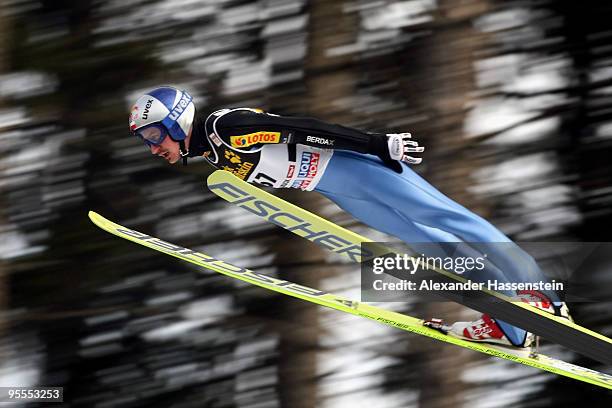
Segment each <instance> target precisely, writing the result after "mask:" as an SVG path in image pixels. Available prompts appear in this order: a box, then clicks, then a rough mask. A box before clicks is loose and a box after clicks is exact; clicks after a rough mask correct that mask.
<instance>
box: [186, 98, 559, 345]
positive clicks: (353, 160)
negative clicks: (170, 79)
mask: <svg viewBox="0 0 612 408" xmlns="http://www.w3.org/2000/svg"><path fill="white" fill-rule="evenodd" d="M194 134H196V136H197V137H195V138H193V139H194V140H192V142H191V143H190V151H191V152H192V153H191V154H192V155H200V154H202V152H203V150H205V149H208V150H210V149H211V148H212V153H211V154H210V155H209V156H208V157H207V159H208V160H209V161H210V162H211V164H213V165H214V166H215V167H218V168H221V169H224V170H227V171H230V172H232V173H234V174H235V175H237V176H238V177H240V178H242V179H243V180H246V181H248V182H253V183H258V184H262V185H266V186H271V187H276V188H291V187H293V188H300V189H302V190H314V191H317V192H319V193H321V194H323V195H324V196H325V197H327V198H328V199H330V200H332V201H333V202H334V203H336V204H337V205H338V206H339V207H340V208H342V209H343V210H345V211H346V212H348V213H349V214H351V215H352V216H353V217H355V218H356V219H358V220H360V221H361V222H363V223H364V224H366V225H368V226H370V227H372V228H374V229H377V230H379V231H382V232H384V233H387V234H389V235H392V236H395V237H397V238H399V239H401V240H402V241H403V242H405V243H406V244H408V245H409V246H410V247H411V248H413V249H415V250H417V251H418V250H419V249H420V248H419V244H420V243H425V244H431V243H446V242H466V243H479V244H478V247H479V250H484V251H485V253H486V254H487V259H488V262H486V267H485V269H484V270H483V271H482V272H480V273H481V274H482V276H468V275H467V274H466V277H468V278H470V279H472V280H475V281H479V280H480V281H484V280H486V279H491V280H497V281H498V282H536V281H541V280H546V278H545V277H544V275H543V273H542V271H541V270H540V268H539V267H538V265H537V264H536V262H535V261H534V259H533V258H532V257H531V256H530V255H529V254H527V253H526V252H524V251H523V250H522V249H521V248H520V247H518V246H517V245H516V244H514V243H513V242H512V241H511V240H510V239H509V238H508V237H507V236H505V235H504V234H503V233H502V232H501V231H499V230H498V229H497V228H495V227H494V226H493V225H491V224H490V223H489V222H487V221H486V220H484V219H483V218H481V217H479V216H478V215H476V214H474V213H472V212H471V211H469V210H467V209H466V208H465V207H463V206H461V205H459V204H458V203H456V202H454V201H453V200H451V199H450V198H448V197H446V196H445V195H444V194H442V193H441V192H440V191H438V190H437V189H436V188H435V187H433V186H432V185H431V184H429V183H428V182H427V181H425V180H424V179H423V178H422V177H420V176H419V175H418V174H416V173H415V172H414V171H413V170H411V169H410V167H409V166H407V165H406V164H404V163H402V167H403V171H402V173H401V174H398V173H396V172H395V171H393V170H391V169H390V168H388V167H386V166H385V165H384V163H383V161H382V160H381V159H380V158H379V157H377V156H374V155H372V154H370V153H377V152H379V151H380V148H379V146H380V143H383V142H382V141H383V138H385V139H386V137H385V135H384V134H376V133H365V132H362V131H359V130H356V129H351V128H347V127H344V126H339V125H332V124H327V123H325V122H321V121H318V120H316V119H311V118H294V117H280V116H276V115H271V114H266V113H263V112H261V111H257V110H253V109H245V108H240V109H223V110H220V111H217V112H214V113H213V114H211V115H210V116H209V117H208V118H207V119H206V120H205V121H197V122H196V126H195V128H194ZM202 134H203V135H204V136H203V135H202ZM376 143H379V146H378V147H377V146H376V145H375V144H376ZM499 243H504V244H503V245H502V244H499ZM431 247H432V246H431V245H427V250H428V251H431V249H430V248H431ZM502 247H503V249H502ZM427 255H429V256H431V255H433V254H431V253H430V254H427ZM503 293H505V294H506V295H508V296H515V295H516V293H514V292H508V291H505V292H503ZM546 294H547V295H549V297H550V298H551V299H553V300H555V301H556V300H558V298H557V296H556V294H554V293H546ZM497 323H498V324H499V326H500V328H501V329H502V330H503V331H504V334H506V336H507V337H508V339H509V340H510V341H511V342H512V343H513V344H515V345H521V344H522V343H523V341H524V339H525V336H526V331H525V330H523V329H520V328H517V327H515V326H512V325H510V324H507V323H505V322H503V321H501V320H497Z"/></svg>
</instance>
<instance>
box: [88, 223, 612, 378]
mask: <svg viewBox="0 0 612 408" xmlns="http://www.w3.org/2000/svg"><path fill="white" fill-rule="evenodd" d="M89 218H90V219H91V221H92V222H93V223H94V224H95V225H97V226H98V227H100V228H101V229H103V230H105V231H107V232H109V233H111V234H114V235H116V236H118V237H121V238H124V239H126V240H128V241H132V242H135V243H138V244H140V245H143V246H145V247H148V248H151V249H154V250H156V251H159V252H161V253H164V254H167V255H171V256H173V257H175V258H178V259H182V260H184V261H187V262H190V263H192V264H195V265H198V266H200V267H202V268H205V269H207V270H210V271H214V272H217V273H220V274H223V275H225V276H228V277H231V278H234V279H239V280H241V281H244V282H248V283H250V284H253V285H256V286H259V287H261V288H264V289H268V290H272V291H274V292H278V293H282V294H285V295H288V296H292V297H295V298H299V299H302V300H306V301H308V302H311V303H316V304H318V305H321V306H326V307H329V308H332V309H336V310H338V311H341V312H345V313H350V314H353V315H355V316H360V317H364V318H367V319H371V320H374V321H377V322H379V323H383V324H386V325H388V326H392V327H396V328H398V329H402V330H405V331H408V332H412V333H416V334H420V335H422V336H427V337H431V338H433V339H436V340H440V341H443V342H446V343H450V344H455V345H457V346H460V347H463V348H467V349H471V350H474V351H478V352H481V353H485V354H488V355H491V356H495V357H499V358H503V359H506V360H510V361H514V362H516V363H521V364H524V365H527V366H531V367H534V368H537V369H540V370H544V371H549V372H551V373H554V374H558V375H561V376H565V377H569V378H573V379H575V380H578V381H582V382H585V383H589V384H593V385H596V386H598V387H603V388H607V389H612V376H610V375H607V374H604V373H601V372H598V371H594V370H590V369H588V368H584V367H580V366H577V365H574V364H570V363H567V362H564V361H562V360H557V359H554V358H551V357H548V356H545V355H542V354H540V355H538V356H537V357H530V356H529V355H528V353H522V352H521V351H518V350H513V349H509V348H504V347H502V346H494V345H490V344H484V343H473V342H469V341H465V340H462V339H458V338H454V337H451V336H447V335H445V334H442V333H440V332H438V331H436V330H434V329H430V328H427V327H425V326H423V320H421V319H417V318H414V317H411V316H408V315H404V314H401V313H397V312H392V311H389V310H386V309H383V308H380V307H377V306H373V305H368V304H365V303H361V302H359V301H356V300H351V299H349V298H346V297H344V296H339V295H335V294H333V293H329V292H324V291H321V290H318V289H313V288H309V287H306V286H303V285H299V284H297V283H293V282H290V281H287V280H283V279H278V278H273V277H270V276H266V275H263V274H260V273H257V272H254V271H252V270H249V269H245V268H241V267H239V266H235V265H232V264H229V263H227V262H224V261H222V260H220V259H216V258H214V257H212V256H210V255H206V254H204V253H202V252H197V251H193V250H191V249H188V248H184V247H182V246H179V245H175V244H172V243H170V242H167V241H163V240H161V239H159V238H156V237H153V236H150V235H147V234H144V233H142V232H138V231H135V230H133V229H130V228H127V227H124V226H122V225H119V224H116V223H114V222H112V221H110V220H108V219H106V218H104V217H102V216H101V215H99V214H97V213H95V212H93V211H90V212H89ZM524 354H525V355H524Z"/></svg>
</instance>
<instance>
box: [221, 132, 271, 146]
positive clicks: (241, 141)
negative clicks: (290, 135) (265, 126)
mask: <svg viewBox="0 0 612 408" xmlns="http://www.w3.org/2000/svg"><path fill="white" fill-rule="evenodd" d="M280 135H281V134H280V132H255V133H249V134H247V135H240V136H230V143H231V145H232V146H233V147H249V146H253V145H255V144H258V143H279V142H280Z"/></svg>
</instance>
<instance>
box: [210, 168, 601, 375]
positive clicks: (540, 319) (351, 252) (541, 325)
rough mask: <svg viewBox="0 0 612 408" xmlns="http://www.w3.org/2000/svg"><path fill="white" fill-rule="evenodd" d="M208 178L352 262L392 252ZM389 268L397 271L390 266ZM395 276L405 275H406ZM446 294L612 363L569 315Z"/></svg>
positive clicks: (230, 178)
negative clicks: (363, 245)
mask: <svg viewBox="0 0 612 408" xmlns="http://www.w3.org/2000/svg"><path fill="white" fill-rule="evenodd" d="M207 184H208V188H209V189H210V190H211V191H212V192H213V193H214V194H216V195H217V196H219V197H221V198H223V199H224V200H226V201H228V202H229V203H231V204H234V205H237V206H238V207H241V208H243V209H245V210H247V211H249V212H251V213H252V214H254V215H257V216H258V217H261V218H263V219H265V220H266V221H270V222H272V223H274V224H276V225H278V226H280V227H281V228H284V229H286V230H288V231H290V232H293V233H294V234H296V235H298V236H300V237H302V238H306V239H308V240H309V241H311V242H313V243H315V244H318V245H320V246H323V247H324V248H326V249H328V250H331V251H333V252H335V253H337V254H340V255H343V256H345V257H347V258H349V259H350V260H351V261H353V262H363V261H366V260H368V259H371V258H373V257H375V256H379V255H383V254H388V253H390V252H393V250H391V249H388V248H384V247H383V246H374V251H372V252H371V253H364V252H362V248H361V243H362V242H373V241H372V240H370V239H368V238H366V237H363V236H361V235H359V234H356V233H354V232H352V231H349V230H347V229H345V228H343V227H340V226H339V225H337V224H335V223H333V222H331V221H328V220H326V219H324V218H322V217H319V216H318V215H315V214H313V213H311V212H309V211H306V210H304V209H303V208H300V207H298V206H296V205H294V204H291V203H289V202H287V201H285V200H283V199H281V198H279V197H277V196H275V195H273V194H270V193H268V192H266V191H264V190H261V189H260V188H258V187H256V186H253V185H251V184H249V183H247V182H245V181H243V180H241V179H239V178H238V177H236V176H234V175H233V174H231V173H229V172H226V171H223V170H217V171H215V172H214V173H212V174H211V175H210V176H209V177H208V180H207ZM431 269H432V270H435V272H438V279H439V280H440V281H445V282H457V281H459V282H465V281H466V280H465V278H463V277H461V276H459V275H457V274H454V273H451V272H448V271H444V270H440V269H436V268H431ZM390 274H391V275H394V274H393V273H392V272H391V273H390ZM394 276H397V277H398V278H400V279H401V278H402V276H398V275H394ZM443 294H444V295H445V296H446V297H447V298H448V299H450V300H452V301H455V302H457V303H460V304H462V305H465V306H467V307H469V308H472V309H474V310H478V311H480V312H482V313H488V314H489V315H491V316H493V317H494V318H498V319H501V320H504V321H506V322H508V323H510V324H512V325H515V326H518V327H521V328H523V329H525V330H527V331H529V332H532V333H534V334H536V335H538V336H542V337H544V338H546V339H548V340H550V341H551V342H554V343H557V344H560V345H562V346H565V347H567V348H569V349H571V350H574V351H576V352H578V353H580V354H582V355H585V356H587V357H589V358H592V359H594V360H597V361H600V362H603V363H605V364H607V365H612V340H611V339H609V338H608V337H606V336H604V335H602V334H600V333H597V332H594V331H592V330H589V329H587V328H585V327H582V326H580V325H577V324H575V323H573V322H571V321H569V320H567V319H564V318H561V317H558V316H554V315H552V314H550V313H546V312H544V311H542V310H539V309H537V308H535V307H533V306H531V305H529V304H527V303H524V302H517V301H513V300H512V299H511V298H509V297H508V296H506V295H503V294H501V293H497V292H494V291H490V290H487V289H484V290H481V291H461V292H459V291H458V292H450V291H447V292H444V293H443ZM492 299H493V300H492Z"/></svg>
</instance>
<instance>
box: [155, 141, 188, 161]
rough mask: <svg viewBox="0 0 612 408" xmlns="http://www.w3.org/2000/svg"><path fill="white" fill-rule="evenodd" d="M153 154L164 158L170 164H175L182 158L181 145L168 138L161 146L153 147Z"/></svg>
mask: <svg viewBox="0 0 612 408" xmlns="http://www.w3.org/2000/svg"><path fill="white" fill-rule="evenodd" d="M150 149H151V154H154V155H156V156H159V157H162V158H164V160H166V161H167V162H168V163H170V164H174V163H176V162H177V161H179V159H180V158H181V152H180V149H179V144H178V143H177V142H175V141H174V140H172V138H170V137H168V136H166V137H165V138H164V140H163V141H162V142H161V143H160V144H159V145H151V146H150Z"/></svg>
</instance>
